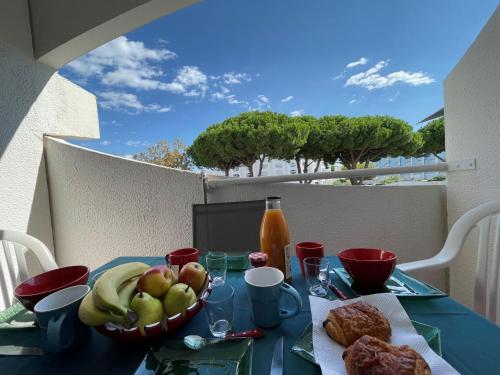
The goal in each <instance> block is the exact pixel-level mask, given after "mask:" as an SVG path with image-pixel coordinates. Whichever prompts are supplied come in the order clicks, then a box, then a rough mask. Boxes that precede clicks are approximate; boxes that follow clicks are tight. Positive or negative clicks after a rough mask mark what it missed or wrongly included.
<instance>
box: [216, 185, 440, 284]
mask: <svg viewBox="0 0 500 375" xmlns="http://www.w3.org/2000/svg"><path fill="white" fill-rule="evenodd" d="M269 195H279V196H281V197H282V207H283V210H284V212H285V215H286V218H287V221H288V225H289V230H290V235H291V240H292V244H295V243H297V242H300V241H318V242H321V243H324V244H325V247H326V250H327V252H328V254H330V255H334V254H336V253H337V252H338V251H339V250H341V249H344V248H348V247H378V248H385V249H389V250H392V251H394V252H396V253H397V255H398V261H400V262H407V261H412V260H418V259H424V258H427V257H431V256H433V255H435V254H436V253H437V252H438V251H439V250H440V249H441V247H442V245H443V243H444V240H445V239H446V187H444V186H374V187H367V186H345V187H340V186H339V187H337V186H335V187H334V186H325V185H303V184H296V183H280V184H258V185H238V186H228V187H219V188H216V189H211V190H209V192H208V201H209V203H216V202H231V201H244V200H255V199H264V198H265V197H266V196H269ZM419 276H422V277H423V278H424V279H426V280H427V281H429V282H431V283H433V284H435V285H437V286H439V287H441V288H444V289H446V287H447V285H446V275H445V272H444V271H439V272H433V273H432V274H422V273H420V274H419Z"/></svg>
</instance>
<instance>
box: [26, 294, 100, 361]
mask: <svg viewBox="0 0 500 375" xmlns="http://www.w3.org/2000/svg"><path fill="white" fill-rule="evenodd" d="M89 292H90V287H89V286H88V285H76V286H72V287H69V288H66V289H62V290H60V291H58V292H55V293H52V294H49V295H48V296H47V297H45V298H43V299H42V300H40V301H39V302H38V303H37V304H36V305H35V309H34V311H35V315H36V319H37V321H38V324H39V326H40V328H41V329H42V330H43V331H45V336H46V349H47V351H48V352H50V353H62V352H65V351H68V350H71V349H73V348H75V347H77V346H78V345H80V344H81V343H82V342H83V341H84V340H85V339H87V338H88V336H89V333H90V327H88V326H86V325H85V324H83V323H82V322H81V321H80V319H79V318H78V308H79V307H80V303H81V302H82V300H83V297H85V296H86V295H87V293H89Z"/></svg>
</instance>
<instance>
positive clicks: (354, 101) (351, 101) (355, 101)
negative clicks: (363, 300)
mask: <svg viewBox="0 0 500 375" xmlns="http://www.w3.org/2000/svg"><path fill="white" fill-rule="evenodd" d="M357 102H359V100H357V99H351V100H349V104H354V103H357Z"/></svg>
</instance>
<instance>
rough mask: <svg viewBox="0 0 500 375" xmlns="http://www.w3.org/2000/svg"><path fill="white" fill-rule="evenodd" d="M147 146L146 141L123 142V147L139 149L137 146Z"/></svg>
mask: <svg viewBox="0 0 500 375" xmlns="http://www.w3.org/2000/svg"><path fill="white" fill-rule="evenodd" d="M148 144H149V142H148V141H136V140H132V139H131V140H128V141H127V142H125V146H132V147H139V146H147V145H148Z"/></svg>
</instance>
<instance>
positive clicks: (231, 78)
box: [222, 72, 252, 85]
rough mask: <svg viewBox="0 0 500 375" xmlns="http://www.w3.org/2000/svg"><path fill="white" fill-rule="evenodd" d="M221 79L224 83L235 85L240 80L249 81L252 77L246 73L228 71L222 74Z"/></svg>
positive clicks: (240, 81)
mask: <svg viewBox="0 0 500 375" xmlns="http://www.w3.org/2000/svg"><path fill="white" fill-rule="evenodd" d="M222 80H223V82H224V83H225V84H226V85H237V84H240V83H242V82H250V81H251V80H252V78H250V76H249V75H248V74H246V73H235V72H228V73H224V74H223V75H222Z"/></svg>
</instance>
